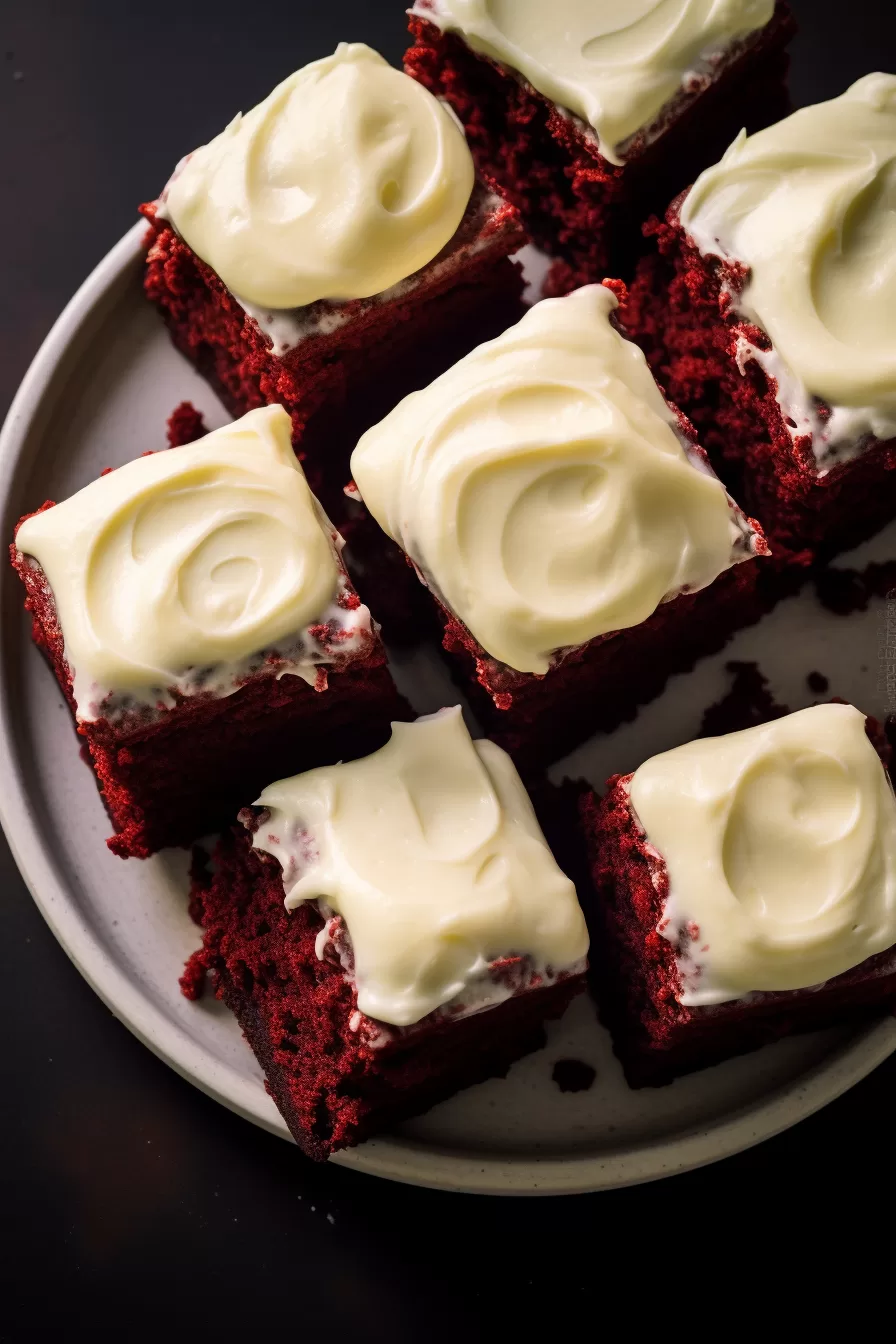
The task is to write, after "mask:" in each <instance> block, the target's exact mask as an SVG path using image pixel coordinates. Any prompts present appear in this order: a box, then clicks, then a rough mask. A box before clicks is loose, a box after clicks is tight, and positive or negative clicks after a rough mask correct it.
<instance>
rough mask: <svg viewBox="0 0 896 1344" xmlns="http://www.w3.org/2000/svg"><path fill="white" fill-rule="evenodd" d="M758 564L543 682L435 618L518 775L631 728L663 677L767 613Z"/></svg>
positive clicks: (661, 611) (666, 607)
mask: <svg viewBox="0 0 896 1344" xmlns="http://www.w3.org/2000/svg"><path fill="white" fill-rule="evenodd" d="M765 563H767V562H766V561H765V560H761V561H759V562H758V563H755V562H754V561H752V560H747V561H745V562H743V563H742V564H738V565H735V566H733V568H731V569H728V570H725V572H724V573H723V574H720V575H719V577H718V578H717V579H716V580H715V581H714V582H713V583H711V584H710V585H709V587H707V588H702V589H701V590H700V591H699V592H697V593H687V594H684V595H682V596H681V597H677V598H674V599H673V600H672V601H671V602H664V603H662V605H661V606H659V607H658V608H657V609H656V611H655V612H654V613H653V615H652V616H650V617H648V619H647V620H646V621H642V622H641V624H640V625H636V626H632V627H631V628H630V629H628V630H622V631H619V632H618V633H617V634H614V635H612V636H610V637H609V638H598V639H594V640H592V641H591V643H590V644H586V645H585V646H584V647H583V648H581V649H577V650H576V651H575V652H573V653H571V654H569V655H567V657H566V658H564V659H563V661H562V662H561V663H559V664H557V665H556V666H555V667H553V668H552V669H551V670H550V672H548V673H547V675H546V676H543V677H539V676H534V675H532V674H529V673H523V672H515V671H513V670H512V669H511V668H508V667H505V666H504V665H503V664H500V663H496V662H495V660H494V659H492V658H489V657H488V655H487V654H486V653H485V651H484V650H483V649H482V648H481V647H480V646H479V644H478V643H477V642H476V640H475V639H474V638H473V636H472V635H471V634H470V633H469V631H468V630H467V629H466V628H465V627H464V626H463V625H462V624H461V622H460V621H458V620H457V618H456V617H455V616H453V615H451V614H450V613H448V612H445V611H444V610H443V611H442V616H443V620H444V622H445V633H444V638H443V647H444V648H445V649H446V651H447V654H448V659H449V661H450V663H451V666H452V668H453V670H454V672H455V675H456V678H457V680H458V682H459V684H460V685H461V686H462V688H463V690H464V692H465V694H466V695H467V697H468V698H469V700H470V704H471V705H472V707H473V709H474V710H475V712H476V715H477V717H478V718H479V719H480V721H481V723H482V725H483V727H484V728H485V731H486V732H487V733H488V735H489V737H491V738H493V740H494V741H495V742H497V743H498V744H499V746H501V747H503V748H504V750H505V751H507V752H509V753H510V755H511V756H512V757H513V759H514V762H515V763H516V765H517V768H518V769H520V770H521V771H523V772H529V771H532V770H538V769H541V768H542V767H544V766H545V765H548V764H550V762H551V761H556V760H557V759H558V758H559V757H561V756H564V755H565V754H566V753H567V752H568V751H572V750H573V748H574V747H577V746H579V745H580V743H582V742H584V741H585V740H586V739H587V738H588V737H590V736H591V735H592V733H596V732H611V731H612V729H614V728H616V727H618V725H619V724H620V723H625V722H627V721H628V720H629V719H633V718H634V717H635V714H636V712H637V710H638V708H639V707H640V706H641V705H644V704H647V703H648V701H650V700H653V699H654V697H655V696H657V695H659V693H660V691H661V690H662V689H663V687H664V686H665V684H666V682H667V681H668V679H669V678H670V677H671V676H673V675H674V674H675V673H678V672H687V671H689V670H690V669H691V668H692V667H693V666H694V664H695V663H696V662H697V660H698V659H699V658H703V657H705V656H706V655H708V654H710V653H716V652H717V651H718V650H719V649H721V648H723V647H724V645H725V644H726V643H727V642H728V640H729V639H730V638H731V636H732V635H733V634H734V633H735V631H737V630H740V629H742V628H743V627H744V626H746V625H752V624H753V623H754V622H755V621H758V620H759V619H760V617H761V616H762V615H763V613H764V611H765V610H766V605H767V603H766V598H765V596H764V594H763V592H762V591H761V586H760V584H759V582H758V573H759V570H760V569H761V566H762V565H763V564H765Z"/></svg>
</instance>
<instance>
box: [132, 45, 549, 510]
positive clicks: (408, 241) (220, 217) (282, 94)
mask: <svg viewBox="0 0 896 1344" xmlns="http://www.w3.org/2000/svg"><path fill="white" fill-rule="evenodd" d="M250 159H251V172H250V171H249V167H248V165H249V161H250ZM142 211H143V213H144V215H145V216H146V218H147V219H148V220H149V222H150V225H151V228H150V231H149V234H148V236H147V249H148V250H147V264H146V272H145V279H144V286H145V290H146V293H147V295H148V297H149V298H150V299H151V300H152V301H153V303H155V304H157V305H158V307H159V309H160V311H161V313H162V316H163V317H164V319H165V322H166V323H167V325H168V328H169V330H170V332H171V336H172V339H173V341H174V343H175V345H176V346H177V347H178V349H179V350H180V351H181V352H182V353H183V354H184V355H186V357H187V358H188V359H190V360H191V361H192V362H193V363H194V364H195V365H196V366H197V367H198V368H199V370H200V371H201V372H202V373H203V374H204V375H205V376H206V377H207V378H208V379H209V381H210V382H211V383H212V385H213V386H214V387H215V389H216V391H217V392H218V394H219V395H220V397H221V398H222V400H223V402H224V404H225V405H226V406H227V408H228V409H229V410H230V411H231V412H232V413H233V414H234V415H241V414H243V413H244V412H246V411H248V410H250V409H252V408H253V407H257V406H262V405H264V404H265V403H270V402H280V403H281V404H282V405H284V406H285V407H286V409H287V410H288V411H289V413H290V415H291V417H292V423H293V437H294V442H295V443H296V445H297V447H298V449H299V451H300V454H301V456H302V459H303V462H304V464H305V470H306V472H307V474H308V478H309V481H310V483H311V486H312V489H314V490H315V491H316V492H317V493H318V494H319V495H320V496H321V498H322V500H323V502H324V503H325V505H326V507H327V508H328V509H329V510H330V512H331V513H332V514H333V516H334V518H335V520H336V522H337V523H340V522H341V521H342V519H341V516H339V515H338V514H337V513H335V512H334V510H335V509H337V508H339V507H340V506H341V505H342V504H344V500H343V499H341V495H340V492H341V490H342V487H343V486H344V484H345V481H346V479H347V474H346V472H347V465H348V454H349V452H350V450H351V448H352V447H353V446H354V443H355V441H356V440H357V438H358V436H359V435H360V433H361V432H362V431H363V430H364V429H365V428H366V427H367V426H368V425H369V424H371V423H373V422H374V421H375V420H377V419H379V418H380V417H381V416H382V415H384V414H385V413H386V411H387V410H389V409H390V408H391V407H392V406H393V405H394V404H395V403H396V401H398V400H399V399H400V398H401V397H402V396H403V395H404V394H405V393H406V392H408V391H410V390H411V389H412V388H414V387H416V386H419V385H420V384H421V383H425V382H426V381H428V380H429V379H430V378H432V377H433V376H434V375H435V374H436V373H437V372H439V371H440V370H441V369H442V368H445V367H446V366H447V365H448V364H450V363H451V362H452V360H454V359H456V358H458V356H459V355H461V354H463V353H465V351H467V350H469V349H470V348H471V346H473V345H474V344H475V343H476V341H477V340H481V339H483V338H484V337H485V336H488V335H492V334H495V333H497V332H498V331H500V330H502V328H503V327H504V326H505V325H506V324H507V323H508V322H509V321H512V320H513V319H514V318H515V317H516V316H518V315H519V311H520V306H519V304H520V293H521V289H522V281H521V276H520V272H519V268H518V266H517V265H516V264H515V263H513V262H511V261H510V260H509V259H508V257H509V254H510V253H512V252H515V251H516V250H517V249H518V248H519V247H520V246H522V244H523V243H524V242H525V235H524V232H523V229H522V226H521V223H520V220H519V216H518V214H517V212H516V211H515V210H514V209H513V208H512V207H511V206H510V205H508V204H507V203H506V202H505V201H504V200H503V199H502V198H501V197H499V196H496V195H495V194H494V193H493V192H492V191H491V190H490V189H489V188H487V187H486V186H484V185H483V183H482V182H480V181H477V180H476V178H475V173H474V168H473V161H472V158H471V156H470V152H469V150H468V148H467V146H466V143H465V140H464V137H463V134H462V132H461V130H460V128H459V126H458V124H457V122H456V120H455V118H454V117H453V115H452V114H451V113H449V112H448V110H447V109H446V108H445V107H444V106H443V105H442V104H440V103H439V102H438V101H437V100H436V99H434V98H433V97H432V96H431V95H430V94H428V93H427V92H426V91H425V90H423V89H422V88H421V87H420V86H419V85H418V84H416V83H415V82H414V81H413V80H410V79H408V77H407V76H406V75H404V74H402V73H401V72H400V71H397V70H394V69H392V68H391V67H389V66H388V65H387V64H386V62H385V61H383V60H382V58H381V57H379V56H378V55H377V54H376V53H375V52H373V51H371V49H370V48H369V47H365V46H363V45H360V44H345V43H343V44H342V45H341V46H340V47H339V48H338V50H337V51H336V53H335V54H334V55H333V56H331V57H328V58H326V59H325V60H321V61H316V62H314V63H313V64H311V65H309V66H307V67H305V68H304V69H302V70H299V71H297V72H296V73H295V74H294V75H292V76H291V77H290V78H289V79H287V80H285V81H284V83H282V84H281V85H279V86H278V88H276V89H275V90H274V91H273V93H272V94H271V95H270V96H269V97H268V98H267V99H266V100H265V101H264V102H263V103H261V104H259V105H258V107H256V108H254V109H253V110H252V111H251V112H249V113H248V114H247V115H246V116H244V117H238V118H236V120H235V121H234V122H232V123H231V125H230V126H228V127H227V129H226V130H225V131H224V132H222V134H221V135H219V136H218V137H217V138H216V139H215V140H213V141H212V142H211V143H210V144H208V145H205V146H203V147H202V148H200V149H198V150H196V151H195V152H194V153H193V154H191V155H189V156H187V158H186V159H185V160H184V161H183V162H182V163H181V164H180V165H178V168H177V169H176V170H175V173H174V175H173V176H172V179H171V181H170V182H169V183H168V185H167V186H166V188H165V190H164V191H163V192H162V195H161V197H160V199H159V200H158V201H155V202H152V203H150V204H148V205H144V206H143V207H142Z"/></svg>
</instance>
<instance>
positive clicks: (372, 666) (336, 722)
mask: <svg viewBox="0 0 896 1344" xmlns="http://www.w3.org/2000/svg"><path fill="white" fill-rule="evenodd" d="M341 545H342V542H341V538H340V537H339V535H338V533H337V532H336V531H335V530H334V529H333V527H332V524H330V522H329V521H328V519H327V518H326V517H325V515H324V514H323V511H322V510H321V508H320V506H319V504H318V503H317V501H316V500H315V499H314V496H313V495H312V494H311V492H310V491H309V489H308V485H307V483H306V481H305V479H304V476H303V474H302V470H301V467H300V466H299V464H298V462H297V461H296V458H295V455H294V453H293V450H292V445H291V440H290V423H289V417H288V416H287V414H286V412H285V411H284V410H283V409H282V408H281V407H274V406H272V407H266V408H263V409H261V410H258V411H253V412H251V413H250V414H249V415H247V416H245V417H244V418H243V419H242V420H240V421H237V422H236V423H235V424H233V425H229V426H227V427H226V428H225V429H221V430H217V431H216V432H215V433H213V434H209V435H207V436H206V437H205V438H204V439H200V440H199V441H198V442H196V443H193V444H190V445H187V446H184V447H178V448H171V449H168V450H164V451H162V452H160V453H150V454H147V455H145V456H144V457H142V458H138V459H137V460H136V461H134V462H130V463H128V464H127V465H126V466H123V467H119V468H118V469H117V470H116V471H112V472H106V473H104V474H103V476H102V477H101V478H100V479H99V480H97V481H94V482H93V484H91V485H88V486H86V487H85V488H84V489H83V490H81V491H79V492H78V493H77V494H75V495H73V496H72V497H71V498H70V499H68V500H66V501H65V502H64V503H62V504H53V503H52V502H49V501H48V502H47V503H46V504H44V505H43V506H42V507H41V508H40V509H39V510H38V511H37V512H36V513H34V514H30V515H28V516H26V517H25V518H23V519H21V520H20V522H19V524H18V526H17V528H16V540H15V542H14V543H13V545H12V547H11V548H10V549H11V558H12V563H13V565H14V567H15V569H16V571H17V572H18V574H19V577H20V578H21V580H22V582H23V583H24V585H25V589H26V592H27V599H26V603H25V605H26V608H27V610H28V611H30V613H31V616H32V632H33V638H34V641H35V643H36V644H37V646H38V647H39V648H40V649H41V650H42V651H43V652H44V653H45V654H46V656H47V658H48V659H49V661H50V663H51V664H52V666H53V668H54V670H55V673H56V677H57V679H58V681H59V684H60V686H61V687H62V689H63V691H64V692H65V695H66V698H67V700H68V703H69V705H70V707H71V710H72V713H73V714H74V716H75V720H76V723H77V726H78V732H79V733H80V734H81V735H82V736H83V738H84V739H85V742H86V746H87V750H88V751H89V755H90V761H91V764H92V765H93V768H94V771H95V773H96V777H97V782H98V784H99V787H100V789H101V791H102V795H103V800H104V802H105V804H106V807H107V809H108V812H109V815H110V817H111V819H112V822H113V825H114V827H115V831H116V834H115V835H114V836H113V837H112V838H111V839H110V840H109V842H108V843H109V846H110V848H111V849H112V850H114V852H115V853H117V854H120V855H122V856H123V857H128V856H135V857H140V858H143V857H146V856H147V855H148V854H150V853H152V852H153V851H154V850H156V849H159V848H161V847H163V846H165V845H176V844H185V843H189V842H190V841H192V840H195V839H196V838H197V837H198V836H201V835H204V834H206V833H207V832H208V831H210V830H214V829H216V828H217V827H218V826H220V825H222V824H224V823H226V822H227V821H228V820H229V819H230V818H232V817H233V815H234V812H235V811H236V809H237V808H239V807H240V806H242V805H244V804H246V803H248V802H251V801H252V798H253V797H254V796H255V793H256V792H257V790H258V789H259V788H260V787H261V785H262V784H263V783H264V782H265V780H267V779H270V778H271V775H272V774H278V773H282V772H283V771H284V770H290V769H295V768H296V767H297V766H299V767H307V766H312V765H317V764H319V763H321V762H326V761H334V760H339V759H341V758H343V757H350V756H355V755H360V754H363V753H364V752H365V751H369V750H371V749H372V748H373V747H375V746H377V745H379V744H380V743H382V742H383V741H385V739H386V738H387V736H388V732H389V722H390V719H393V718H402V717H406V716H407V714H408V713H409V710H408V708H407V706H406V704H405V702H404V701H403V700H402V698H401V697H400V696H399V695H398V692H397V691H396V689H395V687H394V685H393V682H392V679H391V677H390V675H389V672H388V669H387V668H386V665H385V664H386V658H385V651H384V649H383V646H382V643H381V641H380V639H379V636H378V634H377V629H376V626H375V625H374V624H373V622H372V621H371V618H370V613H369V611H368V610H367V608H366V607H365V606H363V605H362V604H361V602H360V600H359V598H358V596H357V594H356V593H355V591H354V589H353V587H352V585H351V582H350V581H349V578H348V575H347V574H346V571H345V569H344V567H343V565H342V562H341V559H340V550H341Z"/></svg>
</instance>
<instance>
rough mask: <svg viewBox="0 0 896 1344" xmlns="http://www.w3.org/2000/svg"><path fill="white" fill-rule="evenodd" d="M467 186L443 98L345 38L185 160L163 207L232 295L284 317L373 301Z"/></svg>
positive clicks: (423, 249)
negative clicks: (308, 308) (329, 303)
mask: <svg viewBox="0 0 896 1344" xmlns="http://www.w3.org/2000/svg"><path fill="white" fill-rule="evenodd" d="M473 182H474V171H473V160H472V157H471V155H470V151H469V149H468V148H467V144H466V141H465V139H464V135H463V132H462V130H461V129H460V127H459V126H458V124H457V122H456V121H455V120H454V118H453V117H452V115H451V114H450V113H449V112H448V111H447V110H446V109H445V108H444V107H443V106H442V104H441V103H439V102H438V100H437V99H436V98H434V97H433V96H432V94H431V93H429V92H428V91H427V90H426V89H424V88H423V86H422V85H421V84H418V83H417V82H416V81H415V80H413V79H411V78H409V76H407V75H405V74H403V73H402V72H401V71H400V70H395V69H393V68H392V67H391V66H390V65H389V64H387V62H386V61H384V60H383V58H382V56H380V55H378V54H377V52H375V51H373V50H371V48H370V47H367V46H364V45H363V44H362V43H345V42H343V43H341V44H340V45H339V47H338V48H337V49H336V52H335V53H334V54H333V55H332V56H328V57H325V58H324V59H323V60H319V61H313V62H312V63H311V64H310V65H306V66H305V67H303V68H302V69H301V70H297V71H296V72H295V74H293V75H290V76H289V78H288V79H285V80H284V81H283V83H282V84H279V85H278V86H277V88H276V89H274V91H273V93H271V94H270V95H269V96H268V97H267V98H266V99H265V100H264V102H262V103H259V104H258V106H257V107H254V108H253V109H252V111H251V112H248V113H246V115H245V116H243V115H242V114H240V115H238V116H236V117H235V118H234V119H233V121H232V122H231V123H230V125H229V126H228V127H227V128H226V129H225V130H224V131H222V132H221V134H220V135H218V136H216V137H215V139H214V140H212V141H211V142H210V143H209V144H207V145H203V146H202V147H201V148H200V149H197V150H196V151H195V153H193V154H192V155H190V157H189V158H188V159H187V161H186V163H185V164H184V166H183V168H182V169H181V170H180V172H178V173H177V174H176V175H175V177H174V179H173V181H172V182H171V184H170V185H169V188H168V193H167V198H166V200H165V208H166V210H167V212H168V215H169V217H170V219H171V221H172V223H173V224H174V226H175V228H176V229H177V231H178V233H180V234H181V235H182V236H183V238H184V239H185V240H186V241H187V243H188V244H189V245H190V247H191V248H192V249H193V251H194V252H195V253H196V254H197V255H198V256H200V257H201V258H202V259H203V261H205V262H207V263H208V265H209V266H211V267H212V268H213V269H214V270H215V271H216V272H217V273H218V275H219V276H220V277H221V279H222V280H223V281H224V283H225V284H226V285H227V287H228V289H230V290H231V292H232V293H233V294H234V295H235V296H236V297H237V298H238V299H245V300H246V301H247V302H249V303H252V304H257V305H259V306H260V307H264V308H270V309H275V310H282V309H288V308H298V307H303V306H304V305H306V304H310V303H314V302H316V301H317V300H318V299H330V300H349V299H361V298H369V297H370V296H371V295H373V294H378V293H380V292H381V291H382V290H385V289H388V288H389V287H390V286H391V285H394V284H397V283H398V281H400V280H403V279H405V278H406V277H407V276H409V275H411V274H413V272H414V271H417V270H419V269H420V267H422V266H425V265H426V264H427V263H428V262H430V261H432V259H433V257H435V256H436V255H437V253H439V252H440V251H441V250H442V248H443V247H444V246H445V244H446V243H448V242H449V240H450V239H451V238H452V236H453V235H454V233H455V231H456V229H457V227H458V225H459V224H460V221H461V219H462V218H463V215H464V212H465V210H466V207H467V202H468V201H469V199H470V194H471V192H472V190H473Z"/></svg>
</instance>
